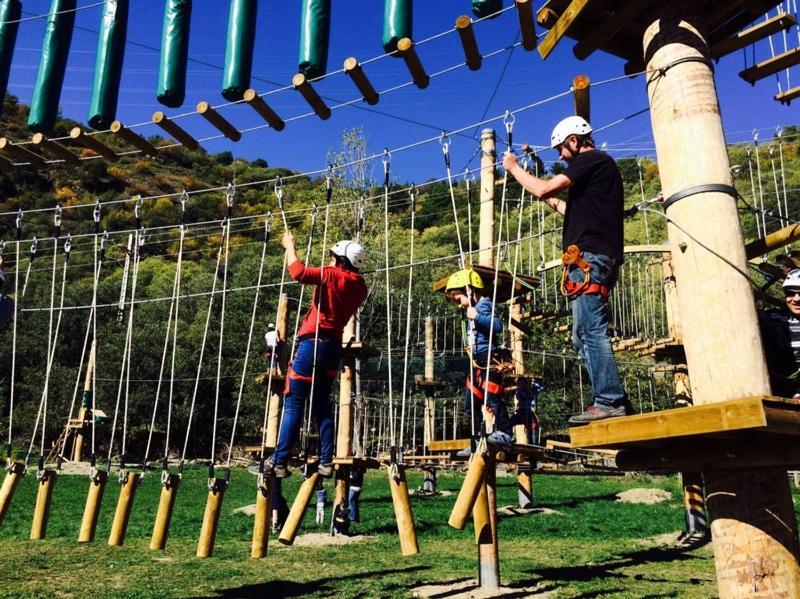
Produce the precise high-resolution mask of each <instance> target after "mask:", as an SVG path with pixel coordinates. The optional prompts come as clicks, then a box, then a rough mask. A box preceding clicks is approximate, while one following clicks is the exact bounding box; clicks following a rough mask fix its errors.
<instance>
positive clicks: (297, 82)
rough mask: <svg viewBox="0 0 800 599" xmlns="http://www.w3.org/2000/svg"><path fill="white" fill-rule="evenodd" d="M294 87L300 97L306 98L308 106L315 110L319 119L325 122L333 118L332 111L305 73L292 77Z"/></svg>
mask: <svg viewBox="0 0 800 599" xmlns="http://www.w3.org/2000/svg"><path fill="white" fill-rule="evenodd" d="M292 85H293V86H294V88H295V89H296V90H297V91H299V92H300V95H301V96H303V98H305V100H306V102H308V105H309V106H311V108H312V109H313V110H314V112H315V113H316V114H317V116H318V117H319V118H321V119H322V120H323V121H324V120H327V119H329V118H331V109H330V108H328V105H327V104H325V102H324V101H323V100H322V98H321V97H320V95H319V94H318V93H317V91H316V90H315V89H314V86H313V85H311V82H310V81H309V80H308V78H307V77H306V76H305V75H304V74H303V73H297V74H296V75H295V76H294V77H292Z"/></svg>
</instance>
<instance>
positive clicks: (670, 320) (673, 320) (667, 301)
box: [661, 252, 683, 343]
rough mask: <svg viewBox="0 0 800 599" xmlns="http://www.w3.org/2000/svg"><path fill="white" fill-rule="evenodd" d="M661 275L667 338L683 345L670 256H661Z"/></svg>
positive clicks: (676, 291) (665, 254) (666, 253)
mask: <svg viewBox="0 0 800 599" xmlns="http://www.w3.org/2000/svg"><path fill="white" fill-rule="evenodd" d="M661 275H662V277H663V285H664V308H665V310H666V313H667V336H668V337H670V338H671V339H672V340H673V341H674V342H675V343H683V333H682V332H681V316H680V308H679V304H678V288H677V285H676V283H675V269H674V268H673V265H672V254H670V253H669V252H664V253H663V254H662V255H661Z"/></svg>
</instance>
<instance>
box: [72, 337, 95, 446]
mask: <svg viewBox="0 0 800 599" xmlns="http://www.w3.org/2000/svg"><path fill="white" fill-rule="evenodd" d="M94 351H95V344H94V342H92V345H91V348H90V349H89V357H88V358H87V361H86V376H85V377H84V379H83V398H82V399H81V408H80V410H79V411H78V420H80V422H81V423H82V425H81V428H79V429H77V431H76V432H75V443H74V444H73V446H72V461H73V462H82V461H83V442H84V437H85V434H84V430H85V427H84V426H83V424H85V423H86V420H87V419H88V418H89V417H90V416H92V413H91V410H90V409H89V407H90V406H91V405H92V404H91V402H88V401H87V396H88V394H89V393H91V392H92V375H93V372H94Z"/></svg>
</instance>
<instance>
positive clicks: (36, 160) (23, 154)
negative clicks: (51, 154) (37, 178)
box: [0, 137, 44, 166]
mask: <svg viewBox="0 0 800 599" xmlns="http://www.w3.org/2000/svg"><path fill="white" fill-rule="evenodd" d="M0 151H2V152H7V153H8V155H9V156H11V158H13V159H14V161H16V162H27V163H29V164H30V165H31V166H42V165H43V164H44V158H43V157H42V156H40V155H39V154H37V153H36V152H33V151H31V150H29V149H27V148H26V147H25V146H22V145H19V144H15V143H12V142H11V140H10V139H8V138H7V137H0Z"/></svg>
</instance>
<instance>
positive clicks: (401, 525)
mask: <svg viewBox="0 0 800 599" xmlns="http://www.w3.org/2000/svg"><path fill="white" fill-rule="evenodd" d="M388 473H389V488H390V489H391V492H392V504H393V505H394V516H395V520H396V521H397V532H398V534H399V535H400V551H401V552H402V553H403V555H406V556H407V555H416V554H417V553H419V543H418V542H417V531H416V528H415V527H414V515H413V514H412V513H411V500H410V499H409V495H408V483H407V482H406V473H405V470H404V469H403V467H402V466H398V465H397V464H393V465H391V466H389V470H388Z"/></svg>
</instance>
